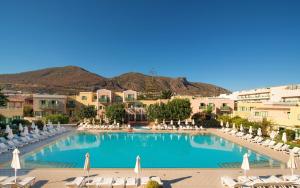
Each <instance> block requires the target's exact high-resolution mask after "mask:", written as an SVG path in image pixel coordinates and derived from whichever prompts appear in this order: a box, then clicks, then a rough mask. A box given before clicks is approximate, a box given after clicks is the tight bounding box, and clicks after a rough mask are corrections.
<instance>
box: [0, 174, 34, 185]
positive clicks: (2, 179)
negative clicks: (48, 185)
mask: <svg viewBox="0 0 300 188" xmlns="http://www.w3.org/2000/svg"><path fill="white" fill-rule="evenodd" d="M34 183H35V177H25V178H22V179H21V178H19V177H18V178H17V182H15V177H14V176H13V177H7V176H0V187H31V186H33V185H34Z"/></svg>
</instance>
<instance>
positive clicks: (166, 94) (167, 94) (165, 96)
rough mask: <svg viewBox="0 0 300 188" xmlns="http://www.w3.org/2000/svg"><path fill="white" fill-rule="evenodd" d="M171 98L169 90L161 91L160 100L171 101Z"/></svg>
mask: <svg viewBox="0 0 300 188" xmlns="http://www.w3.org/2000/svg"><path fill="white" fill-rule="evenodd" d="M172 96H173V92H172V91H171V90H164V91H162V93H161V96H160V98H161V99H171V97H172Z"/></svg>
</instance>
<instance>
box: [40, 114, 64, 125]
mask: <svg viewBox="0 0 300 188" xmlns="http://www.w3.org/2000/svg"><path fill="white" fill-rule="evenodd" d="M48 121H51V122H52V123H54V124H57V123H58V122H60V123H62V124H66V123H69V117H68V116H65V115H62V114H52V115H48V116H46V117H45V122H46V123H47V122H48Z"/></svg>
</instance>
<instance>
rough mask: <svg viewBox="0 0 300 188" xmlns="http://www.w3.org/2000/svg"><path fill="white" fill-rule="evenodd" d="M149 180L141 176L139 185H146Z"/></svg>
mask: <svg viewBox="0 0 300 188" xmlns="http://www.w3.org/2000/svg"><path fill="white" fill-rule="evenodd" d="M149 180H150V178H149V177H141V184H140V186H142V187H146V185H147V183H148V182H149Z"/></svg>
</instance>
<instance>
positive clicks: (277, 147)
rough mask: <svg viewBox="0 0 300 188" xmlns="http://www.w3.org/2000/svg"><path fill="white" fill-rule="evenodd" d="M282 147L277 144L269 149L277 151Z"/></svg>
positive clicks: (280, 143) (281, 144) (280, 144)
mask: <svg viewBox="0 0 300 188" xmlns="http://www.w3.org/2000/svg"><path fill="white" fill-rule="evenodd" d="M282 146H283V143H282V142H279V143H277V144H276V145H275V146H271V148H273V149H275V150H278V149H279V148H281V147H282Z"/></svg>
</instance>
